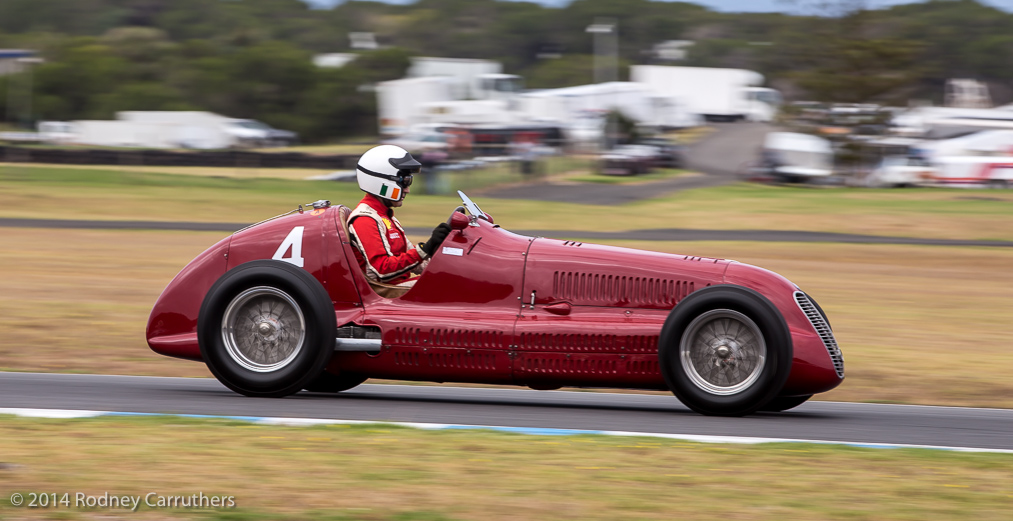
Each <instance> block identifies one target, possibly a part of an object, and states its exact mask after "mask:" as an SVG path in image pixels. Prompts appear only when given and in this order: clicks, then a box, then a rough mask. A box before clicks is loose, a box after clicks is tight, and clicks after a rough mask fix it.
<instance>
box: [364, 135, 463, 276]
mask: <svg viewBox="0 0 1013 521" xmlns="http://www.w3.org/2000/svg"><path fill="white" fill-rule="evenodd" d="M421 167H422V165H420V164H419V162H418V161H416V160H415V158H413V157H412V156H411V154H409V153H408V152H407V151H406V150H405V149H403V148H401V147H396V146H394V145H380V146H378V147H373V148H371V149H369V150H368V151H367V152H366V153H365V154H362V157H360V158H359V163H358V164H357V165H356V169H355V170H356V171H355V175H356V179H357V180H358V181H359V188H361V189H362V191H363V192H366V196H365V197H363V198H362V201H359V205H358V206H356V207H355V209H354V210H353V211H352V213H351V215H349V216H348V231H349V232H350V233H351V236H352V244H354V245H355V252H356V257H357V258H358V261H359V266H360V267H361V268H362V270H363V272H365V273H366V276H367V277H368V278H369V279H371V280H374V281H378V282H383V283H385V284H396V285H399V286H408V287H410V286H413V285H414V284H415V279H416V278H417V277H414V276H415V275H419V274H421V273H422V268H423V266H422V264H423V262H422V261H424V260H425V259H427V258H429V257H430V256H432V255H433V253H435V252H436V249H437V248H438V247H439V246H440V244H441V243H443V240H444V239H446V238H447V234H449V233H450V226H449V225H447V223H440V224H439V225H438V226H437V227H436V228H435V229H434V230H433V233H432V236H431V237H430V238H429V240H428V241H426V242H424V243H422V244H419V245H418V246H414V245H412V243H411V241H409V240H408V237H406V236H405V231H404V228H402V227H401V223H399V222H398V221H397V219H396V218H394V208H400V207H401V205H402V204H404V198H405V196H407V195H408V194H409V193H410V192H411V190H410V189H409V187H411V185H412V177H413V176H414V175H415V174H417V173H419V171H420V169H421Z"/></svg>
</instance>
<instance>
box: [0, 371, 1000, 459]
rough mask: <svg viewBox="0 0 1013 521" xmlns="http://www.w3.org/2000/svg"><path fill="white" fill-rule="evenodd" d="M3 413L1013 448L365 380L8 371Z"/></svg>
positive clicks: (892, 427) (905, 423)
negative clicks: (267, 381)
mask: <svg viewBox="0 0 1013 521" xmlns="http://www.w3.org/2000/svg"><path fill="white" fill-rule="evenodd" d="M0 396H2V397H3V400H2V403H0V407H4V408H34V409H73V410H99V411H119V412H139V413H166V414H201V415H223V416H257V417H284V418H324V419H342V420H370V421H395V422H419V423H450V424H466V425H486V426H507V427H528V428H554V429H581V430H611V431H631V432H644V433H668V434H684V435H711V436H740V437H759V438H788V439H802V440H815V441H840V442H847V443H862V444H904V445H930V446H945V447H962V448H979V449H998V450H1013V410H1005V409H969V408H955V407H923V406H907V405H883V404H859V403H840V402H809V403H806V404H804V405H802V406H800V407H798V408H796V409H794V410H792V411H788V412H784V413H758V414H755V415H752V416H748V417H744V418H715V417H706V416H701V415H698V414H696V413H693V412H692V411H690V410H689V409H686V408H685V407H683V406H682V404H680V403H679V401H678V400H677V399H676V398H675V397H674V396H664V395H640V394H619V393H592V392H578V391H533V390H527V389H511V388H494V389H490V388H463V387H435V386H412V385H370V384H365V385H362V386H359V387H357V388H355V389H352V390H350V391H346V392H344V393H340V394H335V395H331V394H318V393H300V394H297V395H295V396H291V397H288V398H281V399H277V398H274V399H272V398H247V397H244V396H240V395H238V394H235V393H233V392H232V391H230V390H228V389H226V388H225V387H223V386H222V385H221V384H219V383H218V382H217V381H216V380H213V379H209V378H159V377H141V376H109V375H71V374H42V373H0Z"/></svg>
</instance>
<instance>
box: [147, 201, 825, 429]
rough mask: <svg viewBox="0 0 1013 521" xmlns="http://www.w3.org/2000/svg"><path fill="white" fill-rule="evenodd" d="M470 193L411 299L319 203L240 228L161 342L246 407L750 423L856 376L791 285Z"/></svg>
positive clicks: (157, 345) (170, 309)
mask: <svg viewBox="0 0 1013 521" xmlns="http://www.w3.org/2000/svg"><path fill="white" fill-rule="evenodd" d="M461 196H462V199H463V200H464V203H465V204H464V206H463V207H458V208H457V209H456V210H455V211H454V212H453V213H452V214H451V218H450V219H448V222H450V223H451V227H452V229H453V231H451V233H450V235H449V236H448V238H447V239H446V241H444V243H443V245H442V247H441V248H440V249H439V251H438V252H437V253H436V254H435V255H434V256H433V257H432V258H431V261H430V262H429V265H428V267H427V268H426V270H425V272H424V273H423V274H422V276H421V277H420V278H419V279H418V282H417V283H416V284H415V286H414V288H411V289H410V290H405V289H404V288H399V287H395V286H388V285H383V284H379V283H374V282H371V281H370V280H368V279H367V278H366V276H365V275H364V274H363V272H362V270H361V269H360V268H359V265H358V263H357V262H356V258H355V256H354V254H353V251H352V245H350V244H349V235H348V229H347V225H346V218H347V217H348V214H349V211H350V210H349V209H348V208H347V207H344V206H331V205H330V203H329V202H328V201H319V202H317V203H313V205H312V208H307V209H306V210H303V209H302V207H300V209H299V210H294V211H292V212H290V213H289V214H286V215H283V216H279V217H276V218H273V219H270V220H267V221H265V222H262V223H259V224H257V225H254V226H250V227H248V228H245V229H243V230H240V231H238V232H236V233H234V234H232V235H231V236H229V237H227V238H225V239H223V240H221V241H220V242H218V244H215V245H214V246H212V247H211V248H209V249H208V250H207V251H205V252H204V253H202V254H201V255H200V256H198V257H197V258H196V259H194V260H193V261H192V262H190V264H189V265H187V266H186V267H185V268H184V269H183V271H181V272H180V273H179V274H178V275H177V276H176V278H175V279H173V281H172V282H171V283H170V284H169V286H168V287H167V288H166V289H165V291H164V292H163V293H162V295H161V297H160V298H159V299H158V301H157V302H156V303H155V307H154V309H153V310H152V312H151V317H150V319H149V321H148V326H147V339H148V345H149V346H150V347H151V349H153V350H154V351H155V352H157V353H161V354H163V355H167V356H173V357H178V358H185V359H188V360H195V361H202V362H204V363H206V364H207V366H208V368H209V369H210V370H211V372H212V373H213V374H214V375H215V377H217V378H218V379H219V380H220V381H221V382H222V383H223V384H225V385H226V386H227V387H229V388H230V389H232V390H234V391H236V392H238V393H241V394H244V395H247V396H286V395H290V394H292V393H296V392H298V391H300V390H303V389H306V390H309V391H315V392H339V391H343V390H346V389H349V388H352V387H354V386H356V385H358V384H360V383H362V382H363V381H365V380H366V379H367V378H386V379H395V380H416V381H432V382H471V383H487V384H512V385H524V386H528V387H531V388H534V389H556V388H559V387H562V386H578V387H612V388H626V389H630V388H634V389H650V390H671V391H672V392H673V393H674V394H675V395H676V396H677V397H678V398H679V399H680V400H681V401H682V402H683V403H684V404H686V405H687V406H688V407H690V408H691V409H693V410H694V411H697V412H700V413H703V414H711V415H727V416H739V415H745V414H749V413H752V412H755V411H782V410H786V409H789V408H792V407H795V406H797V405H799V404H801V403H803V402H804V401H805V400H807V399H808V398H810V397H811V396H812V395H813V394H815V393H820V392H824V391H828V390H830V389H833V388H834V387H836V386H837V385H839V384H840V383H841V380H842V379H843V378H844V362H843V359H842V356H841V352H840V350H839V349H838V347H837V343H836V341H835V339H834V335H833V332H832V331H831V329H830V324H829V322H828V321H827V319H826V316H825V315H824V313H823V311H822V309H820V307H819V305H817V304H816V302H815V301H814V300H812V299H811V298H809V296H807V295H806V294H805V293H803V292H802V291H801V290H799V288H798V286H796V285H794V284H792V283H791V282H789V281H788V280H787V279H785V278H784V277H781V276H780V275H777V274H775V273H772V272H770V271H767V270H764V269H761V268H757V267H755V266H750V265H747V264H741V263H738V262H735V261H731V260H723V259H710V258H704V257H694V256H691V255H671V254H665V253H654V252H649V251H639V250H632V249H626V248H618V247H612V246H598V245H593V244H586V243H581V242H575V241H561V240H556V239H547V238H543V237H526V236H523V235H517V234H515V233H511V232H509V231H507V230H506V229H504V228H501V227H500V226H499V225H496V224H493V221H492V219H491V218H490V217H489V216H488V214H486V213H484V212H482V211H481V210H480V209H479V208H478V206H477V205H475V204H474V203H473V202H471V200H470V199H468V198H467V196H465V195H464V194H463V193H462V194H461ZM465 211H466V212H467V213H465Z"/></svg>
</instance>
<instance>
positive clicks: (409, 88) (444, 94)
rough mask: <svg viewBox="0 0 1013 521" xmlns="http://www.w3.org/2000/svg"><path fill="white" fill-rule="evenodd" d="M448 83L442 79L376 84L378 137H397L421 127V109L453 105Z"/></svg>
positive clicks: (405, 79) (405, 80)
mask: <svg viewBox="0 0 1013 521" xmlns="http://www.w3.org/2000/svg"><path fill="white" fill-rule="evenodd" d="M454 99H455V98H454V97H453V95H452V94H451V83H450V82H449V81H448V80H447V79H446V78H444V77H439V76H430V77H423V78H404V79H400V80H391V81H384V82H380V83H378V84H376V104H377V116H378V117H379V120H380V121H379V123H380V127H379V128H380V134H383V135H385V136H400V135H403V134H404V133H406V132H408V130H409V129H410V128H411V127H412V126H414V125H417V124H419V123H422V106H423V105H425V104H427V103H436V102H444V101H452V100H454Z"/></svg>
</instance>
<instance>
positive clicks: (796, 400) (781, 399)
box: [760, 394, 813, 412]
mask: <svg viewBox="0 0 1013 521" xmlns="http://www.w3.org/2000/svg"><path fill="white" fill-rule="evenodd" d="M812 397H813V395H811V394H807V395H804V396H777V397H775V398H774V399H773V400H771V401H769V402H767V404H766V405H764V406H763V407H760V410H761V411H765V412H782V411H787V410H788V409H794V408H795V407H798V406H799V405H802V404H803V403H805V402H806V401H807V400H809V398H812Z"/></svg>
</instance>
